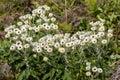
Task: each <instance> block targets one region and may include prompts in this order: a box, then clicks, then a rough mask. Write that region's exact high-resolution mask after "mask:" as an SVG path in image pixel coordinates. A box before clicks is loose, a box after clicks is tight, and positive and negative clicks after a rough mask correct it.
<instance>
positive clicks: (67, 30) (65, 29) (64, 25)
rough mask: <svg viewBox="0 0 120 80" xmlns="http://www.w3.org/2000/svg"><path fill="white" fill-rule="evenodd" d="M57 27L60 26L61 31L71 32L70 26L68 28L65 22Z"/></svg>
mask: <svg viewBox="0 0 120 80" xmlns="http://www.w3.org/2000/svg"><path fill="white" fill-rule="evenodd" d="M59 26H60V29H61V30H63V31H66V32H71V30H72V29H71V26H69V24H68V23H66V22H63V23H61V24H59Z"/></svg>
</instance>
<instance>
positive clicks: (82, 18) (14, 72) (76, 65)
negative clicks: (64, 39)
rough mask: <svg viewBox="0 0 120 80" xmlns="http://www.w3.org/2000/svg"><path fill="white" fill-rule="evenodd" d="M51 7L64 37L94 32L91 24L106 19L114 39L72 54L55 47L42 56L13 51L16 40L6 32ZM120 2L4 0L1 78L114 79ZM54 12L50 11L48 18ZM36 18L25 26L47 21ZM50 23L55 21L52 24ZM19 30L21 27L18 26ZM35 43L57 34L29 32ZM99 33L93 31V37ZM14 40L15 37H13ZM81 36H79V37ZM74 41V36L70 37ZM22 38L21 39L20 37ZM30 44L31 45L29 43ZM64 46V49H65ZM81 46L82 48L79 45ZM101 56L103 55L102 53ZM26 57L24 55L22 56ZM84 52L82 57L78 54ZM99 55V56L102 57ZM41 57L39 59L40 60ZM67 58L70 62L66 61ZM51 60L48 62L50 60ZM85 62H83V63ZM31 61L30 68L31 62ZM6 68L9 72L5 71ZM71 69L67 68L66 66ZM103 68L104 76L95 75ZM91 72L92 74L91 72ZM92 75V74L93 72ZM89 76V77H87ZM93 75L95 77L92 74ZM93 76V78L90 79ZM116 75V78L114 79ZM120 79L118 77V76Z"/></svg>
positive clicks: (0, 6) (118, 49) (118, 50)
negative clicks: (25, 16)
mask: <svg viewBox="0 0 120 80" xmlns="http://www.w3.org/2000/svg"><path fill="white" fill-rule="evenodd" d="M41 5H48V6H49V7H50V8H51V9H50V12H51V13H53V16H52V17H55V18H56V21H55V25H58V26H59V32H58V33H61V34H66V33H70V36H72V35H73V34H76V33H77V32H78V31H80V32H82V31H85V32H87V31H90V30H91V27H94V26H92V25H90V24H89V23H90V22H92V21H93V22H94V23H95V22H97V21H101V20H102V19H103V20H105V22H104V26H105V31H104V33H105V36H106V35H107V31H108V30H109V29H112V30H113V35H114V36H113V37H112V38H110V41H109V40H108V39H107V38H106V37H103V39H107V40H108V43H107V44H106V45H101V44H100V40H102V39H100V40H99V39H98V43H97V44H96V45H93V44H90V45H89V46H88V45H85V46H82V49H81V48H80V49H79V48H78V47H76V49H75V50H71V49H72V48H65V49H68V50H70V51H71V52H69V51H68V52H66V53H67V54H58V53H59V52H58V51H57V49H54V48H53V52H52V53H50V54H49V53H48V52H46V51H43V52H42V53H41V54H37V55H33V54H36V52H33V51H31V49H32V48H30V49H29V50H25V52H24V50H23V51H19V50H18V51H17V50H16V51H11V50H9V49H10V46H11V45H12V44H11V43H12V42H13V43H15V40H12V39H10V38H8V39H5V37H6V35H5V34H6V33H8V32H5V31H4V30H5V29H7V28H8V27H9V26H10V25H12V24H14V25H18V23H19V22H20V21H21V20H19V17H20V16H23V15H25V14H31V12H32V10H33V9H35V8H37V7H39V6H41ZM119 6H120V0H1V2H0V79H3V80H4V79H7V80H41V79H42V80H48V79H49V80H60V79H63V80H90V79H93V80H110V79H111V78H113V76H112V75H113V74H114V73H115V72H114V70H115V69H116V66H118V65H120V63H119V61H120V7H119ZM50 12H47V13H46V14H47V16H48V14H49V13H50ZM38 19H39V18H38V17H35V18H34V19H32V20H30V21H29V20H28V22H27V19H25V21H22V24H27V25H30V26H31V27H32V26H38V25H39V24H43V23H44V21H43V22H40V23H39V21H38V23H36V22H35V21H36V20H38ZM48 23H49V24H50V23H51V22H48ZM17 27H18V28H19V27H20V26H17ZM28 32H29V33H28V35H29V36H32V37H33V38H34V40H35V41H37V40H38V39H39V38H41V37H43V36H45V35H47V34H52V35H55V34H56V33H57V31H44V30H43V31H41V32H40V33H35V34H34V35H33V33H34V32H32V31H28ZM93 33H95V34H97V31H96V32H94V31H93V32H92V34H93ZM12 37H13V35H12ZM77 37H78V36H77ZM69 38H71V37H69ZM18 39H19V38H18ZM27 43H28V42H27ZM62 47H64V46H62ZM79 47H80V46H79ZM98 52H99V53H101V54H102V55H101V54H99V53H98ZM19 53H20V54H23V55H26V56H27V57H26V56H20V54H19ZM78 53H82V55H80V54H78ZM98 54H99V55H98ZM36 56H37V57H36ZM66 56H67V59H68V63H67V61H66ZM47 59H48V60H47ZM80 61H81V62H80ZM28 62H29V67H28V66H27V63H28ZM86 63H90V65H89V66H90V67H91V68H90V70H91V71H89V70H88V71H87V70H86V67H88V66H86ZM4 66H6V67H5V68H6V71H4ZM66 66H67V67H66ZM96 67H97V68H101V69H102V70H103V71H102V73H94V72H92V68H96ZM87 72H88V73H87ZM89 72H90V73H89ZM86 74H87V75H88V76H86ZM91 74H92V75H91ZM89 75H90V76H89ZM111 76H112V77H111ZM116 76H118V75H116ZM112 80H115V78H113V79H112Z"/></svg>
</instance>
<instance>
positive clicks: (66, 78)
mask: <svg viewBox="0 0 120 80" xmlns="http://www.w3.org/2000/svg"><path fill="white" fill-rule="evenodd" d="M63 80H73V79H72V78H71V74H70V73H69V72H65V74H64V76H63Z"/></svg>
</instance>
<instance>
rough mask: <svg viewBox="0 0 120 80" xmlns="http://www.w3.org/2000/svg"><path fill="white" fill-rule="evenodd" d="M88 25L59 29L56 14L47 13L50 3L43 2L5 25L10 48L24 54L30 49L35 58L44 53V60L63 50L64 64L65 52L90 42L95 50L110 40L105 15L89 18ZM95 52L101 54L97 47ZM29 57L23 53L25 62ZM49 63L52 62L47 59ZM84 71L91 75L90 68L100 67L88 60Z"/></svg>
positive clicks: (83, 46)
mask: <svg viewBox="0 0 120 80" xmlns="http://www.w3.org/2000/svg"><path fill="white" fill-rule="evenodd" d="M90 26H91V29H90V31H78V32H76V33H74V34H71V33H61V31H59V26H58V25H57V24H56V18H55V17H54V15H53V13H50V7H48V6H46V5H43V6H40V7H38V8H37V9H35V10H33V11H32V14H27V15H24V16H21V17H19V22H17V23H16V24H15V25H11V26H9V27H8V28H6V29H5V32H6V35H5V38H7V39H8V40H9V42H10V51H16V52H20V54H21V52H23V53H24V54H29V52H31V53H32V55H33V58H36V59H37V55H36V53H38V54H42V53H44V57H43V56H42V57H43V59H42V60H43V61H44V62H48V61H49V60H50V59H49V56H48V55H51V54H56V53H57V54H62V55H65V57H64V58H65V61H66V64H67V63H69V62H70V60H69V58H67V57H68V56H67V54H70V53H72V52H73V51H76V53H77V54H84V53H85V49H86V48H87V49H89V47H91V46H93V47H94V48H95V49H97V50H98V49H99V47H100V46H106V45H107V44H108V43H109V42H110V39H111V38H112V36H113V30H112V29H111V28H107V27H105V20H104V19H100V20H99V21H96V22H90ZM89 51H90V50H89ZM88 53H89V52H88ZM92 53H93V54H95V53H96V52H95V51H93V52H92ZM97 53H98V55H99V54H101V52H100V50H98V51H97ZM21 55H22V54H21ZM30 55H31V54H30ZM79 56H81V55H79ZM28 57H29V55H28V56H26V55H25V56H23V58H24V59H25V61H27V66H29V64H30V62H29V60H28V59H27V58H28ZM38 61H40V60H38ZM83 61H84V60H83ZM49 64H51V63H50V62H49ZM63 65H64V64H63ZM66 68H67V67H65V69H66ZM86 71H87V72H86V76H91V75H92V73H91V71H92V72H93V73H96V72H98V73H102V72H103V69H102V68H98V67H94V66H93V67H91V64H90V63H87V64H86Z"/></svg>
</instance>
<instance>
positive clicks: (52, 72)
mask: <svg viewBox="0 0 120 80" xmlns="http://www.w3.org/2000/svg"><path fill="white" fill-rule="evenodd" d="M54 74H55V69H52V70H51V71H50V80H52V78H53V76H54Z"/></svg>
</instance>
